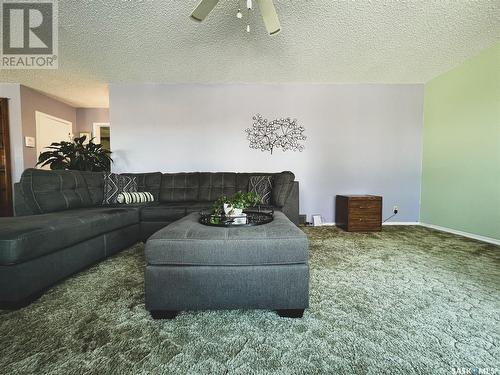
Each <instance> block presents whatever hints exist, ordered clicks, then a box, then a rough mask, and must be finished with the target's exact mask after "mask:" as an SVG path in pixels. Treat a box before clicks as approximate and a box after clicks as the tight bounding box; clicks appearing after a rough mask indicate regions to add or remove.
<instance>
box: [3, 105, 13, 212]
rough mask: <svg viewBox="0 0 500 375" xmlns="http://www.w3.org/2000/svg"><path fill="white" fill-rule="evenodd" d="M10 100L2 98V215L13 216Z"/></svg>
mask: <svg viewBox="0 0 500 375" xmlns="http://www.w3.org/2000/svg"><path fill="white" fill-rule="evenodd" d="M8 104H9V101H8V99H6V98H0V216H12V180H11V165H10V141H9V107H8Z"/></svg>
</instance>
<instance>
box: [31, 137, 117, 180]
mask: <svg viewBox="0 0 500 375" xmlns="http://www.w3.org/2000/svg"><path fill="white" fill-rule="evenodd" d="M86 138H87V137H86V136H83V137H79V138H75V139H74V140H73V142H65V141H61V142H55V143H52V144H51V145H50V146H49V147H47V148H48V149H49V151H45V152H42V153H41V154H40V156H38V163H36V165H41V166H42V167H43V166H45V165H49V166H50V169H71V170H78V171H90V172H103V171H109V170H110V169H111V163H112V162H113V159H111V157H110V156H109V154H111V151H108V150H105V149H103V148H102V145H100V144H96V143H94V142H93V138H92V139H91V140H90V141H89V142H88V143H87V144H85V140H86Z"/></svg>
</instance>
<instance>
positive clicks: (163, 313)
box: [149, 310, 179, 320]
mask: <svg viewBox="0 0 500 375" xmlns="http://www.w3.org/2000/svg"><path fill="white" fill-rule="evenodd" d="M149 313H150V314H151V317H152V318H153V319H155V320H156V319H175V317H176V316H177V315H178V314H179V311H174V310H151V311H150V312H149Z"/></svg>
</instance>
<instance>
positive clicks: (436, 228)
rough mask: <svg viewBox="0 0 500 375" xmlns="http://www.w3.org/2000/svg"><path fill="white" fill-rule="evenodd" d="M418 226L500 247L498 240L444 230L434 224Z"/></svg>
mask: <svg viewBox="0 0 500 375" xmlns="http://www.w3.org/2000/svg"><path fill="white" fill-rule="evenodd" d="M420 225H421V226H423V227H427V228H431V229H435V230H439V231H441V232H447V233H452V234H457V235H459V236H462V237H467V238H472V239H474V240H478V241H483V242H488V243H492V244H494V245H500V240H497V239H496V238H491V237H486V236H480V235H478V234H472V233H468V232H463V231H461V230H456V229H451V228H446V227H440V226H439V225H434V224H426V223H420Z"/></svg>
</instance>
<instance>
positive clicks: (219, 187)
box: [0, 169, 299, 309]
mask: <svg viewBox="0 0 500 375" xmlns="http://www.w3.org/2000/svg"><path fill="white" fill-rule="evenodd" d="M127 175H129V176H130V175H131V176H135V177H136V180H137V183H138V191H148V192H151V193H152V194H153V196H154V197H155V202H153V203H148V204H142V205H113V206H105V205H103V204H102V202H103V195H104V188H103V184H104V174H103V173H93V172H79V171H44V170H38V169H27V170H26V171H25V172H24V173H23V175H22V177H21V181H20V182H19V183H17V184H15V186H14V192H15V194H14V201H15V203H14V211H15V215H16V216H15V217H13V218H0V309H15V308H20V307H23V306H25V305H27V304H29V303H30V302H32V301H33V300H34V299H36V298H38V297H39V296H40V295H41V294H43V292H44V291H45V290H46V289H47V288H49V287H50V286H51V285H53V284H54V283H56V282H57V281H60V280H62V279H64V278H66V277H68V276H70V275H72V274H74V273H75V272H78V271H79V270H82V269H84V268H86V267H88V266H90V265H92V264H94V263H96V262H99V261H100V260H102V259H104V258H106V257H108V256H111V255H113V254H115V253H117V252H118V251H120V250H123V249H125V248H127V247H129V246H131V245H133V244H134V243H136V242H138V241H145V240H146V239H147V238H148V237H149V236H151V235H152V234H153V233H155V232H156V231H158V230H160V229H161V228H163V227H165V226H166V225H168V224H170V223H172V222H174V221H176V220H178V219H180V218H182V217H184V216H186V215H188V214H190V213H192V212H198V211H200V210H201V209H206V208H210V207H211V205H212V203H213V201H214V200H215V199H217V198H218V197H219V196H220V195H221V194H225V195H231V194H234V193H235V192H237V191H244V192H245V191H247V189H248V181H249V178H250V176H252V175H272V176H273V192H272V204H273V206H274V207H275V209H276V210H279V211H281V212H283V214H285V215H286V216H287V217H288V219H290V220H291V221H292V222H293V223H295V224H298V215H299V186H298V182H297V181H295V176H294V175H293V173H291V172H281V173H273V174H271V173H205V172H195V173H166V174H162V173H160V172H155V173H140V174H127Z"/></svg>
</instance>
